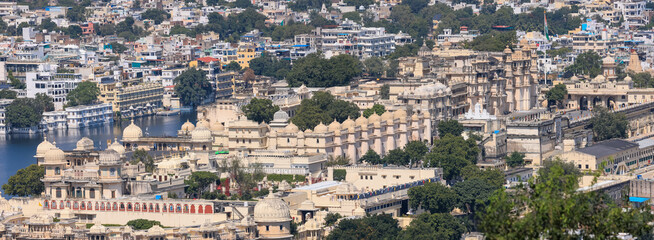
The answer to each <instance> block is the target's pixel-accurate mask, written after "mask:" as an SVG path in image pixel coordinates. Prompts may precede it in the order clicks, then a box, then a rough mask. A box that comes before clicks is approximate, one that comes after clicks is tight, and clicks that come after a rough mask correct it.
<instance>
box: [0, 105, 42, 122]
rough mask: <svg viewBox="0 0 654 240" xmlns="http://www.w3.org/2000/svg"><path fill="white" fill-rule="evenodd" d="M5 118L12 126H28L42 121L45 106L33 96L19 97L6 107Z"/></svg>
mask: <svg viewBox="0 0 654 240" xmlns="http://www.w3.org/2000/svg"><path fill="white" fill-rule="evenodd" d="M6 110H7V112H6V113H5V118H6V120H7V123H9V125H10V126H11V127H15V128H26V127H34V126H37V125H38V124H39V123H40V122H41V118H42V115H43V108H41V107H40V106H39V105H38V103H37V102H36V100H34V99H32V98H18V99H15V100H14V101H12V102H11V104H9V106H7V108H6Z"/></svg>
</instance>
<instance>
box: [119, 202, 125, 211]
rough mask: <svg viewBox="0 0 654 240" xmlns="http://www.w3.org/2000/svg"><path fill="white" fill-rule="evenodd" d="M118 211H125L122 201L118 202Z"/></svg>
mask: <svg viewBox="0 0 654 240" xmlns="http://www.w3.org/2000/svg"><path fill="white" fill-rule="evenodd" d="M120 211H125V204H124V203H120Z"/></svg>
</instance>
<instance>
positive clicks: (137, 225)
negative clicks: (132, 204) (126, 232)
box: [127, 218, 163, 230]
mask: <svg viewBox="0 0 654 240" xmlns="http://www.w3.org/2000/svg"><path fill="white" fill-rule="evenodd" d="M155 225H159V226H160V227H163V225H161V223H160V222H159V221H155V220H148V219H142V218H141V219H135V220H130V221H129V222H127V226H130V227H132V228H133V229H134V230H147V229H150V228H152V227H154V226H155Z"/></svg>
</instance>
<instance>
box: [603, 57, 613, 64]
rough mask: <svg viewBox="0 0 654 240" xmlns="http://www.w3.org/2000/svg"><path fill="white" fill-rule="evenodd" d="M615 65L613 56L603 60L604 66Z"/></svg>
mask: <svg viewBox="0 0 654 240" xmlns="http://www.w3.org/2000/svg"><path fill="white" fill-rule="evenodd" d="M614 63H615V59H614V58H612V57H611V56H606V57H605V58H603V59H602V64H605V65H608V64H614Z"/></svg>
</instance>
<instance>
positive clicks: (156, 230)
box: [148, 225, 166, 236]
mask: <svg viewBox="0 0 654 240" xmlns="http://www.w3.org/2000/svg"><path fill="white" fill-rule="evenodd" d="M148 235H149V236H163V235H166V231H164V229H163V228H161V227H160V226H159V225H154V226H152V227H151V228H150V229H148Z"/></svg>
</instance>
